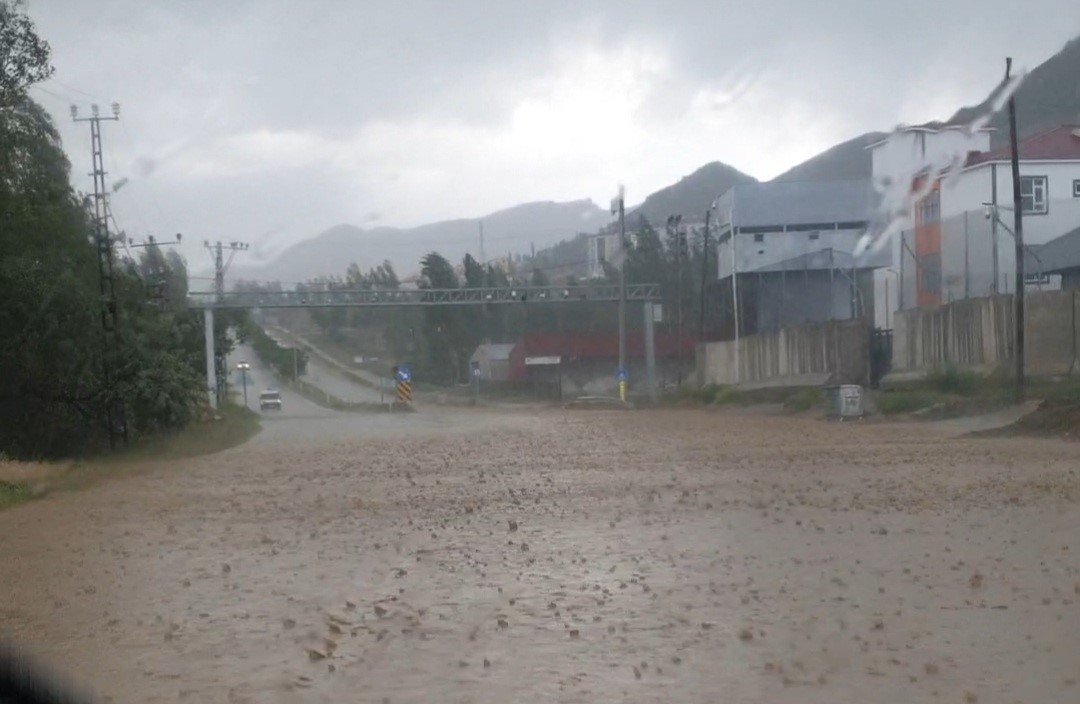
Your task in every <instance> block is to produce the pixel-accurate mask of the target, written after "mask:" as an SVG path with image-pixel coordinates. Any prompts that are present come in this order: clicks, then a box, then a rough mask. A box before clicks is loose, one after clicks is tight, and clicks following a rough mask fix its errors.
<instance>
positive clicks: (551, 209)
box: [230, 37, 1080, 282]
mask: <svg viewBox="0 0 1080 704" xmlns="http://www.w3.org/2000/svg"><path fill="white" fill-rule="evenodd" d="M1077 76H1080V37H1078V38H1076V39H1073V40H1072V41H1070V42H1069V43H1068V44H1066V45H1065V47H1064V48H1063V49H1062V50H1061V51H1060V52H1058V53H1057V54H1055V55H1054V56H1052V57H1051V58H1049V59H1048V60H1047V61H1045V62H1044V63H1042V64H1041V65H1039V66H1038V67H1037V68H1035V69H1034V70H1032V71H1031V72H1030V74H1029V75H1028V76H1027V78H1026V79H1025V80H1024V82H1023V83H1022V84H1021V86H1020V88H1019V89H1018V90H1017V92H1016V102H1017V106H1018V107H1017V117H1018V123H1019V124H1020V126H1021V132H1022V133H1023V134H1029V133H1031V132H1034V131H1037V130H1040V129H1044V128H1046V127H1049V126H1054V125H1057V124H1061V123H1068V122H1075V121H1080V119H1078V118H1080V80H1078V79H1077ZM1002 85H1003V84H999V85H998V86H996V87H995V88H994V89H993V90H992V91H991V92H990V93H989V94H988V96H987V98H986V99H985V100H984V101H982V102H981V103H979V104H977V105H974V106H969V107H965V108H962V109H960V110H958V111H957V112H956V113H955V114H954V115H953V116H952V117H951V118H949V119H948V120H947V121H945V122H938V123H931V124H936V125H946V124H964V123H967V122H970V121H971V120H972V119H974V118H975V117H976V116H977V115H979V114H981V113H983V112H985V110H986V109H988V107H989V105H990V104H991V103H992V102H993V100H994V98H995V96H996V95H997V94H998V92H999V91H1000V89H1001V87H1002ZM990 127H992V128H994V130H995V131H994V132H993V133H992V136H991V142H992V144H993V145H994V146H999V145H1000V144H1002V143H1003V142H1004V141H1005V140H1007V138H1008V124H1007V116H1006V115H1005V111H999V112H998V113H996V114H995V115H994V116H993V117H992V119H991V121H990ZM887 134H888V133H886V132H867V133H865V134H861V135H859V136H857V137H854V138H852V139H849V140H847V141H845V142H841V143H840V144H837V145H835V146H833V147H831V148H829V149H826V150H825V151H824V152H822V153H820V154H818V155H816V156H814V157H812V158H810V159H808V160H806V161H804V162H803V163H801V164H798V165H796V166H794V167H792V168H791V169H789V170H788V171H786V172H784V173H782V174H780V175H779V176H777V177H776V178H775V179H774V180H775V181H799V180H802V181H806V180H810V181H817V180H835V179H859V178H869V177H870V172H871V164H870V151H869V150H867V148H866V147H867V146H869V145H870V144H872V143H873V142H875V141H878V140H880V139H882V138H884V137H886V136H887ZM755 181H756V179H755V178H753V177H752V176H749V175H747V174H745V173H743V172H741V171H739V170H738V169H736V168H734V167H732V166H729V165H727V164H724V163H722V162H718V161H714V162H711V163H708V164H705V165H704V166H702V167H701V168H699V169H697V170H696V171H694V172H693V173H691V174H689V175H687V176H685V177H683V178H682V179H680V180H679V181H678V182H676V183H674V184H672V185H670V186H667V187H665V188H662V189H660V190H658V191H656V192H655V193H652V194H651V195H649V196H648V197H647V198H645V200H644V201H643V202H642V203H641V204H640V205H638V206H636V207H633V208H628V210H627V214H628V221H630V222H636V218H637V217H638V216H644V217H645V218H646V219H648V221H649V222H650V223H651V224H652V225H653V226H654V227H657V228H661V227H663V224H664V221H665V220H666V219H667V217H668V216H669V215H670V214H672V213H682V214H684V215H686V216H689V214H691V213H704V212H705V209H706V208H708V206H709V204H710V203H711V202H712V200H713V199H714V198H715V197H716V196H717V195H718V194H720V193H723V192H724V191H725V190H727V189H728V188H730V187H731V186H733V185H735V184H738V183H752V182H755ZM481 222H483V227H484V233H485V241H484V253H485V255H486V257H487V258H488V259H492V258H494V257H496V256H502V255H505V254H507V253H510V252H513V253H519V254H524V253H526V252H529V251H531V250H534V249H540V250H543V249H544V248H547V247H550V246H552V245H554V244H555V243H557V242H560V241H562V240H567V239H570V238H573V237H574V236H575V235H577V234H579V233H594V232H597V231H600V230H602V229H606V228H610V227H611V215H610V213H609V212H608V211H607V210H606V209H603V208H601V207H599V206H598V205H596V204H595V203H593V202H592V201H589V200H579V201H572V202H567V203H554V202H540V203H526V204H523V205H517V206H514V207H511V208H507V209H505V210H500V211H498V212H496V213H492V214H490V215H487V216H484V217H482V218H473V219H462V220H449V221H444V222H437V223H431V224H428V225H422V226H420V227H414V228H408V229H398V228H390V227H378V228H372V229H362V228H358V227H354V226H352V225H339V226H337V227H334V228H331V229H330V230H327V231H326V232H323V233H321V234H319V235H316V236H315V237H313V238H311V239H308V240H304V241H303V242H300V243H298V244H295V245H293V246H291V247H289V248H287V249H286V250H284V251H282V252H281V253H279V254H278V255H277V256H276V257H275V258H273V259H272V260H271V261H269V262H268V263H267V264H265V265H263V266H258V267H247V268H243V269H240V268H238V269H236V270H235V271H234V272H232V275H231V276H230V279H234V280H235V279H238V278H254V279H260V280H280V281H283V282H291V281H304V280H307V279H310V278H313V277H316V276H325V275H338V276H340V275H342V274H343V273H344V270H345V268H346V267H347V266H348V264H349V263H350V262H354V261H355V262H356V263H357V264H359V265H360V266H361V268H363V269H367V268H370V267H372V266H375V265H376V264H379V263H381V262H382V261H383V260H384V259H389V260H390V261H391V262H393V263H394V265H395V266H396V267H397V269H398V273H399V275H407V274H408V273H411V272H413V271H414V270H415V269H416V268H417V267H418V264H417V261H418V259H419V258H420V257H421V256H422V255H423V254H424V253H426V252H428V251H432V250H437V251H439V252H440V253H441V254H443V255H444V256H446V257H447V258H449V259H450V260H451V261H454V260H460V259H461V257H462V256H464V254H465V252H466V251H468V252H472V253H473V254H474V256H477V255H479V253H480V248H479V245H480V223H481Z"/></svg>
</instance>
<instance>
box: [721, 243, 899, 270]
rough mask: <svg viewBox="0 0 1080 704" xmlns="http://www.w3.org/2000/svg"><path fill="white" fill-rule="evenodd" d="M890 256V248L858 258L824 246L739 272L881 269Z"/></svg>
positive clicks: (887, 264)
mask: <svg viewBox="0 0 1080 704" xmlns="http://www.w3.org/2000/svg"><path fill="white" fill-rule="evenodd" d="M890 256H891V253H890V252H889V250H880V251H877V252H873V253H868V254H864V255H863V256H861V257H859V258H857V259H856V258H855V257H854V256H852V254H851V253H850V252H843V251H841V250H839V249H833V248H831V247H824V248H822V249H819V250H817V251H814V252H807V253H806V254H800V255H799V256H797V257H791V258H790V259H785V260H783V261H779V262H776V263H774V264H766V265H765V266H762V267H758V268H757V269H752V270H751V271H747V272H739V273H740V274H742V273H755V274H756V273H758V272H761V273H763V274H764V273H770V272H781V271H786V272H788V273H790V274H793V273H796V272H800V271H816V270H828V269H829V268H833V269H843V270H845V271H851V270H852V269H880V268H883V267H887V266H889V261H890Z"/></svg>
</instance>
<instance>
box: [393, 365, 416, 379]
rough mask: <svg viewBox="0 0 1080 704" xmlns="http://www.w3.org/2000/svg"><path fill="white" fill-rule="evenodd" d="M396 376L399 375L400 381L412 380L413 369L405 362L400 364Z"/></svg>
mask: <svg viewBox="0 0 1080 704" xmlns="http://www.w3.org/2000/svg"><path fill="white" fill-rule="evenodd" d="M394 376H395V377H397V380H398V381H412V370H411V369H409V368H408V367H407V366H405V365H404V364H400V365H398V368H397V373H396V374H395V375H394Z"/></svg>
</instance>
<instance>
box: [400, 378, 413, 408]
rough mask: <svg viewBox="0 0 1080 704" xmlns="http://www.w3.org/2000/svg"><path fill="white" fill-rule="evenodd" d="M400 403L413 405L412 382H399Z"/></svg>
mask: <svg viewBox="0 0 1080 704" xmlns="http://www.w3.org/2000/svg"><path fill="white" fill-rule="evenodd" d="M397 400H398V403H412V382H411V381H399V382H398V383H397Z"/></svg>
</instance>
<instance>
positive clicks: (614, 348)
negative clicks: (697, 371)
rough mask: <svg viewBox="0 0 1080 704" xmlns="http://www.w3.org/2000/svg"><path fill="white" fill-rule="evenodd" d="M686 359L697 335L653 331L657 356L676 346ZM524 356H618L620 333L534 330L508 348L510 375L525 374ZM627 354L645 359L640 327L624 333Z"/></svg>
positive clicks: (629, 357) (613, 358)
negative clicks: (509, 349)
mask: <svg viewBox="0 0 1080 704" xmlns="http://www.w3.org/2000/svg"><path fill="white" fill-rule="evenodd" d="M680 342H681V347H682V351H683V355H684V358H685V359H692V358H693V356H694V344H695V342H696V338H695V337H694V336H693V335H690V334H683V336H682V339H681V341H680V339H679V338H678V337H677V336H676V335H674V334H672V333H667V332H661V331H659V330H658V331H656V333H655V338H654V345H655V349H656V358H657V359H658V360H659V359H665V358H668V359H670V358H674V357H676V356H677V355H678V353H679V347H680ZM526 357H562V359H563V362H564V363H566V364H572V363H575V362H583V361H595V360H611V361H612V362H613V363H614V362H615V361H616V360H618V358H619V336H618V334H617V333H613V332H610V333H578V334H560V333H555V332H545V333H533V334H530V335H524V336H523V337H522V338H521V339H520V340H518V342H517V344H516V345H514V349H513V350H512V351H511V352H510V378H511V379H513V380H515V381H521V380H523V379H524V378H525V358H526ZM626 357H627V360H628V361H634V360H643V359H645V336H644V334H643V333H642V332H641V331H628V332H627V333H626Z"/></svg>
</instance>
